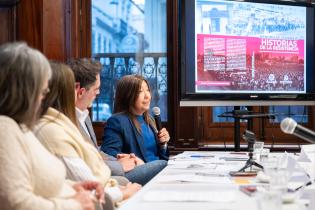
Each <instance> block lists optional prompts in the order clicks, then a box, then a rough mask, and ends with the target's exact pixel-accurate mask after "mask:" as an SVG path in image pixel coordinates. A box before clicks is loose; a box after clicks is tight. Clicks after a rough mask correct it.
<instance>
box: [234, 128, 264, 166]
mask: <svg viewBox="0 0 315 210" xmlns="http://www.w3.org/2000/svg"><path fill="white" fill-rule="evenodd" d="M243 139H245V140H246V141H247V142H248V152H249V153H248V156H249V159H248V160H247V161H246V163H245V166H244V167H242V168H241V169H240V170H238V172H245V170H246V169H247V168H250V169H251V168H252V166H256V167H258V168H261V169H264V167H263V166H262V165H260V164H259V163H257V162H255V161H254V159H253V151H254V143H255V142H256V137H255V134H254V133H253V132H251V131H249V130H245V133H244V134H243Z"/></svg>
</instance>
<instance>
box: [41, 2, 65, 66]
mask: <svg viewBox="0 0 315 210" xmlns="http://www.w3.org/2000/svg"><path fill="white" fill-rule="evenodd" d="M65 14H66V11H65V0H53V1H52V0H49V1H47V0H45V1H43V26H42V29H43V32H42V33H43V53H44V54H45V55H46V56H47V57H48V58H50V59H55V60H59V61H65V60H66V58H67V55H66V41H65V40H66V24H65Z"/></svg>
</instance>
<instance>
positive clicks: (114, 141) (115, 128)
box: [101, 117, 123, 157]
mask: <svg viewBox="0 0 315 210" xmlns="http://www.w3.org/2000/svg"><path fill="white" fill-rule="evenodd" d="M122 132H123V130H122V127H121V125H120V121H119V120H118V119H117V118H115V117H111V118H109V119H108V120H107V124H106V126H105V128H104V135H103V143H102V145H101V150H102V151H103V152H104V153H106V154H108V155H111V156H114V157H116V156H117V154H120V153H122V152H121V150H122V146H123V136H122Z"/></svg>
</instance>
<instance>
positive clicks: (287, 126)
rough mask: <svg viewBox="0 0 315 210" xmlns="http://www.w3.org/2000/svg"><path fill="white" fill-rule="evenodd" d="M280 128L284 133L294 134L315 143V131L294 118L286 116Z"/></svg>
mask: <svg viewBox="0 0 315 210" xmlns="http://www.w3.org/2000/svg"><path fill="white" fill-rule="evenodd" d="M280 128H281V130H282V131H283V132H284V133H287V134H293V135H295V136H297V137H300V138H301V139H304V140H306V141H308V142H310V143H315V132H314V131H311V130H310V129H308V128H305V127H303V126H301V125H299V124H297V122H296V121H295V120H294V119H292V118H289V117H287V118H285V119H283V120H282V121H281V124H280Z"/></svg>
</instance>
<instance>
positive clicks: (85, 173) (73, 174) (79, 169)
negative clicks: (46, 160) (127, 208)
mask: <svg viewBox="0 0 315 210" xmlns="http://www.w3.org/2000/svg"><path fill="white" fill-rule="evenodd" d="M61 159H62V160H63V162H64V163H65V165H66V167H67V176H68V178H69V179H72V180H75V181H85V180H94V181H97V179H96V177H95V176H94V175H93V173H92V171H91V169H90V168H89V167H88V166H87V165H86V163H85V162H84V161H83V160H82V159H81V158H76V157H61ZM105 192H106V193H107V194H108V195H109V196H110V197H111V198H112V200H113V202H119V201H122V199H123V194H122V191H121V190H120V189H119V187H106V188H105Z"/></svg>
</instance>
